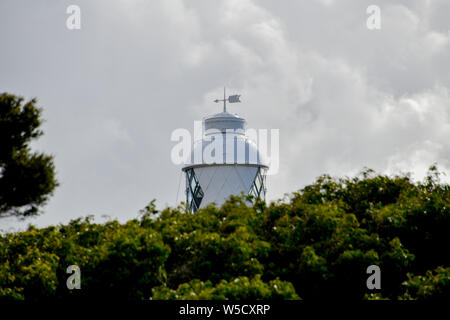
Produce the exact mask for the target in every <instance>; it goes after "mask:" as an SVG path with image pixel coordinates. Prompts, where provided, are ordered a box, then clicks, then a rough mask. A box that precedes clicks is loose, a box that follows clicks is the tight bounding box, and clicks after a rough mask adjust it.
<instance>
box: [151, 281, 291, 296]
mask: <svg viewBox="0 0 450 320" xmlns="http://www.w3.org/2000/svg"><path fill="white" fill-rule="evenodd" d="M153 299H159V300H174V299H177V300H242V299H252V300H255V299H265V300H269V299H270V300H277V299H278V300H280V299H283V300H288V299H289V300H294V299H295V300H298V299H299V297H298V296H297V294H296V293H295V289H294V287H293V285H292V284H291V283H289V282H286V281H280V280H279V279H276V280H272V281H269V283H264V282H263V281H262V280H261V277H260V276H259V275H258V276H255V277H254V278H253V279H249V278H247V277H238V278H236V279H234V280H232V281H231V282H228V281H226V280H221V281H220V283H219V284H217V285H216V286H213V284H212V283H211V281H209V280H208V281H206V282H203V281H200V280H198V279H195V280H191V281H189V282H188V283H183V284H181V285H179V286H178V288H177V289H176V290H173V289H170V288H168V287H165V286H160V287H156V288H154V289H153Z"/></svg>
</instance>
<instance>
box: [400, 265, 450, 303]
mask: <svg viewBox="0 0 450 320" xmlns="http://www.w3.org/2000/svg"><path fill="white" fill-rule="evenodd" d="M403 285H404V286H405V287H406V292H405V294H404V295H403V297H402V298H404V299H427V300H428V299H442V300H444V299H445V300H447V301H448V298H449V297H450V268H442V267H438V268H436V269H435V270H433V271H432V270H428V271H427V272H426V275H425V276H413V275H411V274H408V281H406V282H405V283H403Z"/></svg>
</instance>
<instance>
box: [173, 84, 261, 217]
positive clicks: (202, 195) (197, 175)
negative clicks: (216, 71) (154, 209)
mask: <svg viewBox="0 0 450 320" xmlns="http://www.w3.org/2000/svg"><path fill="white" fill-rule="evenodd" d="M214 102H216V103H217V102H223V112H220V113H217V114H214V115H211V116H208V117H206V118H204V119H203V122H202V134H201V138H200V139H198V140H197V141H194V145H193V147H192V150H191V153H190V156H189V157H188V161H187V163H185V164H184V165H183V167H182V170H183V172H184V173H185V177H186V203H187V205H188V207H189V210H190V211H191V212H196V211H197V210H198V209H201V208H204V207H206V206H207V205H208V204H211V203H215V204H216V205H217V206H219V207H220V206H221V205H222V204H223V203H225V201H226V200H227V199H228V198H229V197H230V196H231V195H241V194H242V193H244V194H245V195H253V196H254V197H256V198H260V199H262V200H265V195H266V172H267V169H268V165H267V163H266V161H265V159H264V158H263V156H262V154H261V153H260V152H259V151H258V148H257V145H256V142H255V141H252V140H251V139H250V138H249V137H248V136H247V135H246V121H245V119H243V118H241V117H239V116H238V115H237V114H232V113H229V112H227V102H228V103H237V102H241V101H240V95H232V96H229V97H228V98H227V97H226V94H225V89H224V96H223V99H217V100H215V101H214Z"/></svg>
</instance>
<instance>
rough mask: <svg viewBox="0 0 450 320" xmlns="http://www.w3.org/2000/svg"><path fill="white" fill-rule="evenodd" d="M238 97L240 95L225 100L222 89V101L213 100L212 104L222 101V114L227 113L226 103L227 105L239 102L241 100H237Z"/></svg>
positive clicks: (224, 92)
mask: <svg viewBox="0 0 450 320" xmlns="http://www.w3.org/2000/svg"><path fill="white" fill-rule="evenodd" d="M240 96H241V95H240V94H235V95H233V96H229V97H228V98H226V91H225V87H223V99H216V100H214V102H216V103H217V102H220V101H223V112H224V113H226V112H227V101H228V102H229V103H236V102H241V100H239V97H240Z"/></svg>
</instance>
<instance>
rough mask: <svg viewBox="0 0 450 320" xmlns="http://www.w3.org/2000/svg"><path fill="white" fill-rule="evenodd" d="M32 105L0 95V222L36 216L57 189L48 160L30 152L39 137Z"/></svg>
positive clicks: (38, 120) (38, 122) (37, 112)
mask: <svg viewBox="0 0 450 320" xmlns="http://www.w3.org/2000/svg"><path fill="white" fill-rule="evenodd" d="M36 103H37V101H36V99H32V100H30V101H28V102H26V103H24V99H23V98H22V97H17V96H15V95H12V94H7V93H3V94H0V146H1V147H0V218H1V217H8V216H16V217H21V218H24V217H28V216H33V215H37V214H39V212H40V211H39V209H40V207H41V206H42V205H44V204H45V203H46V202H47V200H48V199H49V197H50V195H51V194H52V192H53V190H54V189H55V187H56V186H57V185H58V183H57V181H56V179H55V167H54V164H53V158H52V156H49V155H46V154H44V153H39V152H32V151H31V148H30V143H31V141H33V140H35V139H37V138H39V137H40V136H42V134H43V132H42V131H41V130H40V129H39V127H40V126H41V124H42V120H41V109H39V108H37V107H36Z"/></svg>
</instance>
